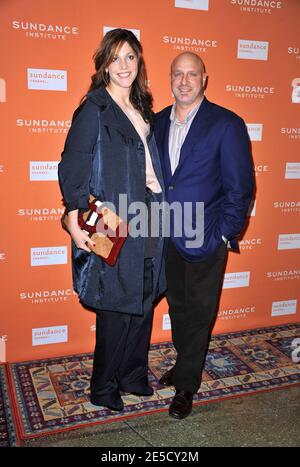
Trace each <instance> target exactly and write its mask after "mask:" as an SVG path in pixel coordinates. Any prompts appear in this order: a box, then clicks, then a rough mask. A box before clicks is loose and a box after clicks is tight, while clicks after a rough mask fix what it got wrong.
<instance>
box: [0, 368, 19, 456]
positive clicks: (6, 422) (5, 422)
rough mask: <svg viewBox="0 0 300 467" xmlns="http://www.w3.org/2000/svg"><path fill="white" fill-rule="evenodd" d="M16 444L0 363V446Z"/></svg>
mask: <svg viewBox="0 0 300 467" xmlns="http://www.w3.org/2000/svg"><path fill="white" fill-rule="evenodd" d="M18 445H19V443H18V440H17V432H16V429H15V424H14V420H13V411H12V405H11V400H10V397H9V386H8V381H7V375H6V371H5V366H4V365H0V447H1V448H6V447H10V446H18Z"/></svg>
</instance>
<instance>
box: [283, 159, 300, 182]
mask: <svg viewBox="0 0 300 467" xmlns="http://www.w3.org/2000/svg"><path fill="white" fill-rule="evenodd" d="M284 178H286V179H287V180H298V179H300V162H287V163H286V165H285V176H284Z"/></svg>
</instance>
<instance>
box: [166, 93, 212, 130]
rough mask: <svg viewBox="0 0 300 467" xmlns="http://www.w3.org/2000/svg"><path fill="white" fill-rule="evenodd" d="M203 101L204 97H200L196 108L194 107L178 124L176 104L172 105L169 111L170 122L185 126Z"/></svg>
mask: <svg viewBox="0 0 300 467" xmlns="http://www.w3.org/2000/svg"><path fill="white" fill-rule="evenodd" d="M203 99H204V96H202V98H201V100H200V102H199V104H197V105H196V107H194V108H193V109H192V110H191V111H190V112H189V113H188V114H187V116H186V118H185V120H184V121H183V122H179V121H178V120H177V118H176V113H175V112H176V102H175V103H174V104H173V106H172V110H171V114H170V120H171V122H174V123H177V124H178V125H185V124H186V123H188V122H189V121H190V120H191V119H192V118H193V117H194V116H195V115H196V113H197V112H198V110H199V108H200V105H201V104H202V102H203Z"/></svg>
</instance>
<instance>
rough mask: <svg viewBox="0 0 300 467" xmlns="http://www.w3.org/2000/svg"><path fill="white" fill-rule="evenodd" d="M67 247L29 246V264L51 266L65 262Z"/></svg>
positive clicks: (66, 259)
mask: <svg viewBox="0 0 300 467" xmlns="http://www.w3.org/2000/svg"><path fill="white" fill-rule="evenodd" d="M67 253H68V247H66V246H49V247H38V248H30V265H31V266H53V265H57V264H67V262H68V254H67Z"/></svg>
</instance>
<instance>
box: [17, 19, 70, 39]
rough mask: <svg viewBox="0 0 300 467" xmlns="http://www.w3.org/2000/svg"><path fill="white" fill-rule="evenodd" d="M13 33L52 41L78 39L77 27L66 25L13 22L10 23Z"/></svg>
mask: <svg viewBox="0 0 300 467" xmlns="http://www.w3.org/2000/svg"><path fill="white" fill-rule="evenodd" d="M11 26H12V28H13V29H14V30H15V31H20V32H22V33H23V34H24V35H25V37H30V38H33V39H52V40H63V41H65V40H67V39H69V38H73V37H78V35H79V30H78V27H77V26H70V25H66V24H55V23H54V24H46V23H35V22H31V21H19V20H13V21H12V23H11Z"/></svg>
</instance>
